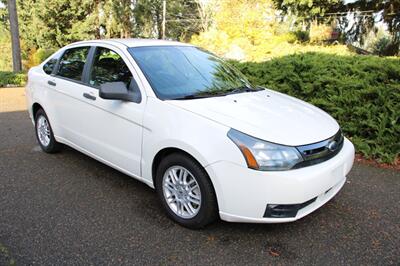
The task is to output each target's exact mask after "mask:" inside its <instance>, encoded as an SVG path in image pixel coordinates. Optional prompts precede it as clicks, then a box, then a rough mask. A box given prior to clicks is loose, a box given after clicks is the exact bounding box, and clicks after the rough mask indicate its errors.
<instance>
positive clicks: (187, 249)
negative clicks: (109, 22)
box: [0, 88, 400, 265]
mask: <svg viewBox="0 0 400 266" xmlns="http://www.w3.org/2000/svg"><path fill="white" fill-rule="evenodd" d="M24 109H25V103H24V98H23V90H21V89H15V88H14V89H0V140H1V141H0V265H3V264H4V265H7V264H14V263H16V264H17V265H21V264H39V265H60V264H73V265H83V264H85V265H86V264H93V265H102V264H141V265H142V264H150V265H160V264H162V265H163V264H193V265H200V264H201V265H205V264H212V265H221V264H239V265H253V264H257V265H259V264H261V265H268V264H281V265H287V264H304V265H308V264H324V265H338V264H341V265H342V264H369V265H371V264H380V265H382V264H383V265H389V264H397V265H399V264H400V222H399V221H400V207H399V204H400V172H395V171H392V170H382V169H377V168H372V167H369V166H364V165H355V167H354V168H353V170H352V172H351V173H350V175H349V179H348V182H347V184H346V185H345V187H344V188H343V190H342V191H341V192H340V193H339V194H338V195H337V196H336V198H335V199H333V200H332V201H331V202H329V203H328V204H327V205H326V206H324V207H323V208H322V209H320V210H318V211H316V212H315V213H313V214H311V215H310V216H308V217H305V218H304V219H302V220H300V221H298V222H295V223H290V224H280V225H254V224H229V223H225V222H221V221H220V222H217V223H215V224H213V225H211V226H209V227H208V228H206V229H204V230H201V231H191V230H188V229H185V228H182V227H180V226H178V225H176V224H174V223H173V222H171V221H170V220H168V219H167V218H166V217H165V215H164V214H163V212H162V211H161V208H160V206H159V204H158V202H157V199H156V195H155V193H153V191H152V190H151V189H150V188H148V187H147V186H145V185H143V184H141V183H140V182H138V181H136V180H134V179H131V178H129V177H127V176H125V175H123V174H121V173H119V172H117V171H115V170H113V169H111V168H109V167H107V166H105V165H103V164H101V163H98V162H97V161H95V160H93V159H91V158H89V157H87V156H85V155H83V154H81V153H79V152H76V151H74V150H72V149H68V148H67V149H65V150H64V151H63V152H61V153H59V154H56V155H47V154H45V153H42V152H40V150H39V148H38V146H37V144H36V140H35V138H34V134H33V129H32V125H31V123H30V121H29V120H28V116H27V112H26V111H25V110H24Z"/></svg>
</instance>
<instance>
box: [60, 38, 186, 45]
mask: <svg viewBox="0 0 400 266" xmlns="http://www.w3.org/2000/svg"><path fill="white" fill-rule="evenodd" d="M86 43H87V44H90V45H93V44H96V43H98V44H111V45H116V46H120V47H143V46H170V45H173V46H192V45H190V44H187V43H181V42H176V41H167V40H158V39H102V40H88V41H80V42H75V43H71V44H70V45H78V44H86ZM70 45H68V46H70Z"/></svg>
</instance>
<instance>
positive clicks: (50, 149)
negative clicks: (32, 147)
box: [35, 109, 61, 153]
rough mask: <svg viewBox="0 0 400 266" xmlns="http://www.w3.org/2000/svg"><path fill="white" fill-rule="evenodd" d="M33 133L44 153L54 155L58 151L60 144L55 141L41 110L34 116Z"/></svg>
mask: <svg viewBox="0 0 400 266" xmlns="http://www.w3.org/2000/svg"><path fill="white" fill-rule="evenodd" d="M35 132H36V138H37V140H38V142H39V145H40V147H41V148H42V150H43V151H44V152H47V153H55V152H58V151H60V149H61V144H60V143H58V142H57V141H56V139H55V138H54V135H53V130H52V129H51V125H50V122H49V119H48V117H47V115H46V113H45V112H44V110H43V109H39V110H38V111H37V112H36V114H35Z"/></svg>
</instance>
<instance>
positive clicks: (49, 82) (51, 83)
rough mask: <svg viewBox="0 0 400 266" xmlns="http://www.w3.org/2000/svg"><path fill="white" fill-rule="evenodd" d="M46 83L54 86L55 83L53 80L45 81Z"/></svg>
mask: <svg viewBox="0 0 400 266" xmlns="http://www.w3.org/2000/svg"><path fill="white" fill-rule="evenodd" d="M47 84H49V85H50V86H56V85H57V84H56V83H55V82H54V81H51V80H49V81H47Z"/></svg>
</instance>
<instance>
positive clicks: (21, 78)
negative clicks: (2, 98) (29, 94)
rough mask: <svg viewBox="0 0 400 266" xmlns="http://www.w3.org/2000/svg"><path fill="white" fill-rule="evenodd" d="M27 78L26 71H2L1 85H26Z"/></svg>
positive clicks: (0, 74)
mask: <svg viewBox="0 0 400 266" xmlns="http://www.w3.org/2000/svg"><path fill="white" fill-rule="evenodd" d="M26 79H27V77H26V73H13V72H8V71H0V87H5V86H8V85H14V86H24V85H25V83H26Z"/></svg>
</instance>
